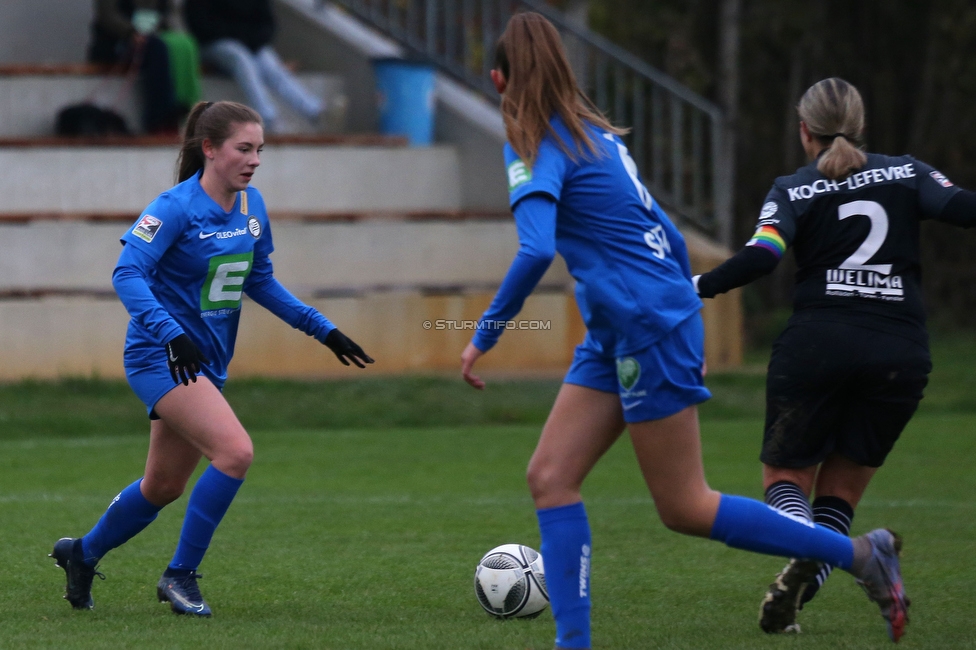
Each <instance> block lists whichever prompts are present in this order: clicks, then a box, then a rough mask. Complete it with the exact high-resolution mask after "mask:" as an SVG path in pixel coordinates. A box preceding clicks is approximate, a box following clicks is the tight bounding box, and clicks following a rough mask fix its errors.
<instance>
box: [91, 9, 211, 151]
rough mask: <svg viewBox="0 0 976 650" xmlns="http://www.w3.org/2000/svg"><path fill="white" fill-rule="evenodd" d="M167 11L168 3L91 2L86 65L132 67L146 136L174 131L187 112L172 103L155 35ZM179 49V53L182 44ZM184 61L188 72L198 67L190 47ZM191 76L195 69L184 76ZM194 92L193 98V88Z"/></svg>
mask: <svg viewBox="0 0 976 650" xmlns="http://www.w3.org/2000/svg"><path fill="white" fill-rule="evenodd" d="M170 11H171V4H170V0H95V19H94V21H93V22H92V41H91V44H90V45H89V49H88V60H89V61H91V62H92V63H103V64H106V65H111V66H122V67H123V68H128V67H129V66H133V65H135V66H138V68H139V75H140V85H141V88H142V99H143V113H142V127H143V129H144V130H145V131H146V132H148V133H166V132H175V131H177V129H178V127H179V122H180V120H181V119H182V118H183V117H184V116H185V115H186V113H187V110H188V106H187V105H186V104H185V103H181V102H180V101H179V100H178V98H177V95H176V91H175V87H174V78H173V75H172V73H171V63H170V51H169V49H168V48H167V43H166V42H164V40H163V38H161V36H160V35H161V34H162V33H164V31H165V30H167V29H168V27H169V22H170V21H169V18H170ZM179 40H180V39H178V38H177V41H179ZM183 40H187V41H189V39H188V38H185V39H183ZM179 44H180V45H184V49H185V44H183V43H179ZM192 47H193V46H192V45H191V48H192ZM184 59H185V60H187V61H188V64H189V65H190V66H191V67H194V66H195V67H199V64H198V61H197V55H196V52H195V48H194V51H192V52H190V53H189V55H188V57H184ZM197 74H198V72H197V70H195V69H194V70H191V71H190V75H191V76H193V75H197ZM184 76H186V75H184ZM195 92H196V94H197V95H199V87H197V89H196V91H195ZM192 95H193V90H192V89H191V90H190V92H189V96H188V97H186V98H184V101H187V100H194V99H195V98H194V97H193V96H192ZM197 98H198V97H197ZM191 103H192V102H191Z"/></svg>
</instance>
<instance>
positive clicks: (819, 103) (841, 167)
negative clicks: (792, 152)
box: [796, 77, 868, 180]
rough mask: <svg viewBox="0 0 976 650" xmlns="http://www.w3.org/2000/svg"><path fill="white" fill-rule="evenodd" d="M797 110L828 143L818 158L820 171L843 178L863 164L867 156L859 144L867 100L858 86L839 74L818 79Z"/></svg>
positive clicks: (829, 175) (801, 117) (834, 178)
mask: <svg viewBox="0 0 976 650" xmlns="http://www.w3.org/2000/svg"><path fill="white" fill-rule="evenodd" d="M796 112H797V113H798V114H799V116H800V119H801V120H802V121H803V122H804V123H805V124H806V125H807V129H808V130H809V131H810V135H812V136H813V137H815V138H817V139H819V140H820V142H821V143H823V144H824V145H826V147H827V148H826V150H825V151H824V152H823V153H822V154H821V155H820V159H819V160H818V162H817V170H818V171H819V172H820V173H821V174H823V175H824V176H826V177H827V178H829V179H831V180H840V179H842V178H846V177H847V176H849V175H850V174H852V173H853V172H855V171H857V170H858V169H861V168H862V167H864V165H865V163H867V160H868V158H867V156H866V155H864V152H863V151H861V150H860V149H859V148H858V146H857V145H858V144H860V141H861V137H862V135H863V133H864V102H863V101H862V100H861V93H859V92H858V91H857V88H855V87H854V86H852V85H851V84H849V83H848V82H846V81H844V80H843V79H839V78H837V77H831V78H830V79H824V80H823V81H818V82H817V83H815V84H814V85H812V86H810V88H808V89H807V91H806V92H805V93H803V97H801V98H800V103H799V104H798V105H797V107H796ZM831 134H832V135H831Z"/></svg>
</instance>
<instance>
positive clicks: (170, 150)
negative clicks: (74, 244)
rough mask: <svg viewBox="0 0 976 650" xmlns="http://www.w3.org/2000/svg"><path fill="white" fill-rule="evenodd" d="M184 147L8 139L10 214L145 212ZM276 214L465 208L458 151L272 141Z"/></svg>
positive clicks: (2, 191) (363, 142) (4, 183)
mask: <svg viewBox="0 0 976 650" xmlns="http://www.w3.org/2000/svg"><path fill="white" fill-rule="evenodd" d="M178 149H179V147H178V144H177V142H176V140H175V139H171V138H170V139H160V138H142V139H135V140H126V139H119V138H116V139H108V140H100V141H78V142H72V141H70V140H67V141H66V140H60V139H43V138H42V139H30V138H26V139H25V138H19V139H8V140H5V141H0V168H2V169H4V173H3V174H2V175H0V196H3V198H4V200H3V205H2V207H0V209H2V210H3V211H4V212H7V213H42V212H56V213H60V212H75V213H79V212H80V213H91V212H107V213H118V212H124V213H139V212H141V211H142V210H143V209H144V208H145V207H146V205H147V204H148V203H149V202H150V201H152V200H153V199H154V198H155V197H156V196H157V195H159V194H160V193H161V192H163V191H164V190H166V189H167V188H169V187H171V186H172V185H173V182H174V177H175V171H176V158H177V154H178ZM254 185H255V187H257V188H258V189H260V190H261V191H262V194H263V195H264V198H265V202H266V203H267V205H268V209H269V210H270V211H281V212H341V211H362V210H389V211H409V210H458V209H460V208H461V194H462V189H461V185H462V182H461V178H460V171H459V163H458V155H457V152H456V150H455V149H454V148H453V147H448V146H433V147H417V148H413V147H406V146H403V141H402V140H399V139H387V138H382V137H379V136H343V137H338V136H307V137H306V136H273V135H272V136H268V137H267V143H266V146H265V150H264V154H263V156H262V166H261V167H260V168H259V169H258V171H257V174H256V175H255V177H254Z"/></svg>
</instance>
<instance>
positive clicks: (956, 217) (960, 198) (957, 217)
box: [936, 190, 976, 228]
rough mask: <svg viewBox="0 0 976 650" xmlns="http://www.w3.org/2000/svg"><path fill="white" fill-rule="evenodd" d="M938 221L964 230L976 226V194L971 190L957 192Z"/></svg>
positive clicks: (938, 217)
mask: <svg viewBox="0 0 976 650" xmlns="http://www.w3.org/2000/svg"><path fill="white" fill-rule="evenodd" d="M936 219H937V220H939V221H944V222H945V223H951V224H952V225H954V226H961V227H963V228H972V227H974V226H976V192H970V191H969V190H959V191H958V192H956V194H955V195H954V196H953V197H952V198H951V199H949V201H948V202H947V203H946V204H945V207H944V208H942V212H940V213H939V215H938V216H937V217H936Z"/></svg>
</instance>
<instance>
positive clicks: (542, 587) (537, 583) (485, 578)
mask: <svg viewBox="0 0 976 650" xmlns="http://www.w3.org/2000/svg"><path fill="white" fill-rule="evenodd" d="M474 593H475V595H476V596H477V597H478V602H479V603H480V604H481V606H482V607H483V608H484V609H485V611H486V612H488V613H489V614H491V615H492V616H495V617H497V618H532V617H535V616H538V615H539V614H541V613H542V610H544V609H545V608H546V606H547V605H548V604H549V592H548V591H546V572H545V569H544V567H543V565H542V556H541V555H539V554H538V553H537V552H536V551H534V550H533V549H531V548H529V547H528V546H522V545H521V544H502V545H501V546H498V547H496V548H493V549H491V550H490V551H488V552H487V553H485V556H484V557H483V558H481V561H480V562H478V568H477V569H475V572H474Z"/></svg>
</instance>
